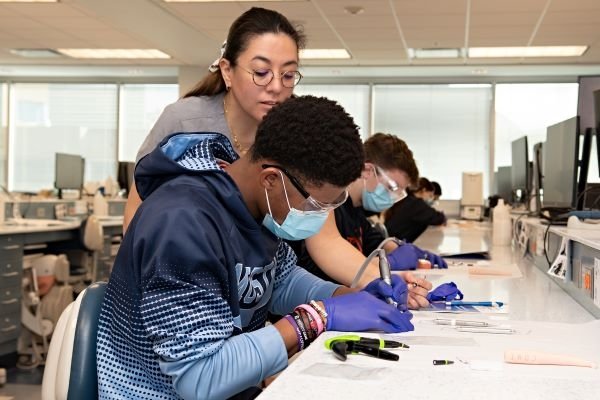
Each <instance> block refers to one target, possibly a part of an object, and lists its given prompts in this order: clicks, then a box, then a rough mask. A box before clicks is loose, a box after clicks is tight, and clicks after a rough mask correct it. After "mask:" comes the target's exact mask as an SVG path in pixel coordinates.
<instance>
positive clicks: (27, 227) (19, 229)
mask: <svg viewBox="0 0 600 400" xmlns="http://www.w3.org/2000/svg"><path fill="white" fill-rule="evenodd" d="M99 220H100V224H101V225H102V226H105V227H114V226H122V225H123V217H122V216H109V217H99ZM80 225H81V221H79V220H72V221H62V220H46V219H22V220H20V221H19V222H14V221H11V220H9V221H6V222H4V223H2V224H0V235H12V234H26V233H37V232H54V231H64V230H70V229H77V228H79V226H80Z"/></svg>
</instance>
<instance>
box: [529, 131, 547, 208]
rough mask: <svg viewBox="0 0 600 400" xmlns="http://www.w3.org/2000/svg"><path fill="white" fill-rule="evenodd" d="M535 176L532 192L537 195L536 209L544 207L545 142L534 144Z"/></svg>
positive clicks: (532, 179)
mask: <svg viewBox="0 0 600 400" xmlns="http://www.w3.org/2000/svg"><path fill="white" fill-rule="evenodd" d="M532 175H533V176H532V177H531V192H532V195H533V196H535V210H536V211H540V209H541V208H542V202H541V196H542V194H543V190H544V184H543V178H544V142H539V143H536V144H534V145H533V174H532Z"/></svg>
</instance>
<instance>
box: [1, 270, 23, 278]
mask: <svg viewBox="0 0 600 400" xmlns="http://www.w3.org/2000/svg"><path fill="white" fill-rule="evenodd" d="M17 275H19V273H18V272H17V271H15V272H9V273H7V274H2V276H3V277H5V278H8V277H11V276H17Z"/></svg>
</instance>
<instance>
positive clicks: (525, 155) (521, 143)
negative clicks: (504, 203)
mask: <svg viewBox="0 0 600 400" xmlns="http://www.w3.org/2000/svg"><path fill="white" fill-rule="evenodd" d="M511 148H512V168H511V170H510V171H511V182H512V190H513V193H515V195H516V196H515V197H514V200H515V201H516V202H517V203H525V202H526V201H527V197H528V196H529V190H530V189H531V180H530V179H531V176H530V173H529V168H530V167H529V148H528V147H527V136H523V137H521V138H519V139H517V140H513V141H512V142H511Z"/></svg>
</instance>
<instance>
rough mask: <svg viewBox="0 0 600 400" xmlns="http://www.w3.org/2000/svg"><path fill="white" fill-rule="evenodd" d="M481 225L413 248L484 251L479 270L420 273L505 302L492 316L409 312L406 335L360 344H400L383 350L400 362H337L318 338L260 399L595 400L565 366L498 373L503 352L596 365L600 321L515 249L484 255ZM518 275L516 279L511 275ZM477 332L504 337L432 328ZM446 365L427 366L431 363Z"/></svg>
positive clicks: (594, 381) (441, 230)
mask: <svg viewBox="0 0 600 400" xmlns="http://www.w3.org/2000/svg"><path fill="white" fill-rule="evenodd" d="M490 228H491V227H490V225H488V224H485V223H482V224H477V223H469V224H460V223H451V224H449V226H447V227H437V228H430V229H428V230H427V231H426V232H425V233H424V234H423V235H422V236H421V237H420V238H419V240H418V241H417V242H416V244H417V245H421V246H422V247H424V248H426V249H427V250H431V251H439V250H440V249H445V250H448V251H462V250H463V249H466V250H468V251H469V252H472V251H476V250H479V251H489V253H490V255H491V259H490V260H487V261H474V260H466V259H465V260H451V265H450V267H449V268H448V269H447V270H419V271H417V272H418V273H419V274H422V275H426V276H427V279H429V280H431V281H432V282H433V285H434V287H435V286H437V285H439V284H441V283H444V282H449V281H453V282H455V283H456V284H457V285H458V287H459V288H460V290H461V291H462V292H463V293H464V295H465V298H464V300H471V301H479V300H492V301H502V302H505V303H506V305H505V306H504V307H506V308H505V309H502V310H499V309H496V310H493V311H495V312H474V313H473V312H472V313H466V312H465V313H460V314H453V313H445V312H443V313H441V312H432V311H414V312H413V314H414V318H413V323H414V326H415V331H414V332H409V333H403V334H398V335H386V334H380V333H363V334H362V335H363V336H370V337H384V338H386V339H394V340H399V341H401V342H403V343H406V344H408V345H409V346H410V349H403V350H395V349H394V350H392V351H393V352H395V353H398V354H399V355H400V359H399V361H387V360H382V359H378V358H374V357H369V356H366V355H355V354H353V355H349V356H348V359H347V361H339V360H338V359H336V358H335V357H334V356H333V354H332V352H331V351H330V350H327V349H326V348H325V347H324V341H325V340H326V339H327V338H330V337H332V336H336V335H339V334H340V333H339V332H326V333H324V334H323V335H321V337H319V338H318V339H317V340H316V341H315V343H313V344H311V346H310V347H309V348H308V349H306V350H304V351H303V352H302V353H301V354H300V355H299V356H298V357H297V359H296V360H295V361H294V362H292V363H291V365H290V366H289V367H288V368H287V369H286V370H284V371H283V372H282V373H281V374H280V375H279V377H278V378H277V379H275V381H274V382H273V383H272V384H271V385H269V386H268V387H267V389H266V390H265V391H264V392H263V394H261V396H260V397H259V398H260V399H285V398H299V397H304V396H310V398H311V399H342V398H343V399H376V398H381V399H403V398H410V399H436V398H456V399H463V400H464V399H478V400H479V399H482V398H485V399H486V400H495V399H509V398H510V399H511V400H520V399H523V400H525V399H527V400H530V399H544V400H564V399H583V400H586V399H590V400H591V399H597V398H598V393H600V370H599V369H594V368H585V367H573V366H551V365H522V364H510V363H505V362H504V361H503V360H504V357H503V356H504V352H505V351H506V350H511V349H519V350H530V351H533V350H535V351H543V352H550V353H559V354H568V355H572V356H576V357H580V358H584V359H587V360H590V361H592V362H593V363H595V364H596V365H597V364H600V340H599V339H598V338H600V321H598V320H596V319H595V318H594V316H593V315H592V314H591V313H590V312H589V311H588V310H586V308H584V307H583V306H582V305H581V304H579V303H578V302H577V301H576V299H574V298H573V297H572V296H571V295H570V294H569V293H567V292H565V291H564V290H563V289H562V288H561V287H560V286H559V285H558V284H557V283H556V282H555V281H554V280H553V279H552V278H551V277H550V276H549V275H548V274H546V273H545V271H543V270H542V269H540V268H537V267H535V266H534V264H533V262H532V259H531V257H529V256H528V253H527V252H524V251H522V250H521V249H520V248H519V246H514V247H511V246H503V247H493V246H491V245H490V243H491V241H490V239H491V229H490ZM477 265H478V266H480V267H481V268H486V267H489V268H505V269H506V270H507V271H510V274H507V275H494V274H490V275H485V274H478V275H473V274H471V273H469V268H473V267H475V266H477ZM514 271H518V273H516V272H514ZM438 318H443V319H449V320H452V319H453V318H454V319H461V320H470V321H480V322H482V321H483V322H486V323H489V324H491V325H495V326H500V327H505V328H510V329H512V330H513V331H514V333H512V334H493V333H484V332H476V333H475V332H460V331H458V330H457V328H456V327H455V326H451V325H438V324H436V323H435V322H434V320H435V319H438ZM434 359H439V360H450V361H453V362H454V363H453V364H452V365H437V366H436V365H433V360H434Z"/></svg>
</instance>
